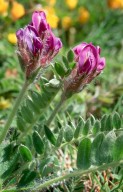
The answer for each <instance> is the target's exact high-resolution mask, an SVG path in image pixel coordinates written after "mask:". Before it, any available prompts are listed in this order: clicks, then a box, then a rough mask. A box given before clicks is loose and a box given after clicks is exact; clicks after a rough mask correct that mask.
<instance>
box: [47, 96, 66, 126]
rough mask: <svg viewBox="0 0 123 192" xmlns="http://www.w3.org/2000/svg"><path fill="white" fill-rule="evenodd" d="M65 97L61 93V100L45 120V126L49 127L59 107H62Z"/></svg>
mask: <svg viewBox="0 0 123 192" xmlns="http://www.w3.org/2000/svg"><path fill="white" fill-rule="evenodd" d="M65 100H66V97H65V94H64V93H63V94H62V95H61V100H60V102H59V103H58V104H57V105H56V107H55V109H54V110H53V112H52V114H51V115H50V117H49V119H48V120H47V123H46V125H47V126H49V125H50V123H51V122H52V120H53V119H54V117H55V115H56V114H57V112H58V111H59V109H60V107H61V106H62V105H63V103H64V102H65Z"/></svg>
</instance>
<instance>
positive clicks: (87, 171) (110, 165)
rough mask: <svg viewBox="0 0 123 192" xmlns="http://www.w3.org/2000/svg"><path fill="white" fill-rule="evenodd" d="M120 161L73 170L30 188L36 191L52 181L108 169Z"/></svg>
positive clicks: (47, 185)
mask: <svg viewBox="0 0 123 192" xmlns="http://www.w3.org/2000/svg"><path fill="white" fill-rule="evenodd" d="M122 163H123V160H121V161H115V162H112V163H108V164H106V165H101V166H100V167H93V168H90V169H88V170H85V171H83V170H77V171H74V172H72V173H68V174H66V175H63V176H60V177H56V178H54V179H51V180H49V181H47V182H45V183H43V184H40V185H39V186H38V187H36V188H35V189H34V190H32V192H34V191H37V190H41V189H43V188H46V187H49V186H51V185H52V184H54V183H57V182H60V181H63V180H64V179H69V178H71V177H76V176H82V175H85V174H88V173H92V172H95V171H101V170H106V169H108V168H110V167H116V166H117V165H119V164H122Z"/></svg>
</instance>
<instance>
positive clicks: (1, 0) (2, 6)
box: [0, 0, 9, 15]
mask: <svg viewBox="0 0 123 192" xmlns="http://www.w3.org/2000/svg"><path fill="white" fill-rule="evenodd" d="M8 5H9V3H8V2H7V1H5V0H0V14H2V15H5V14H7V9H8Z"/></svg>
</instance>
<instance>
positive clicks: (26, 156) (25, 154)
mask: <svg viewBox="0 0 123 192" xmlns="http://www.w3.org/2000/svg"><path fill="white" fill-rule="evenodd" d="M19 152H20V154H21V156H22V159H23V160H24V161H32V158H33V157H32V153H31V151H30V150H29V148H28V147H26V146H25V145H20V147H19Z"/></svg>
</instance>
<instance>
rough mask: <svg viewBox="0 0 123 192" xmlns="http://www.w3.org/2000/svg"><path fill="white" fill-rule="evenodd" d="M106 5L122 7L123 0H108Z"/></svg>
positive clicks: (113, 7) (114, 7)
mask: <svg viewBox="0 0 123 192" xmlns="http://www.w3.org/2000/svg"><path fill="white" fill-rule="evenodd" d="M108 6H109V7H110V8H112V9H118V8H123V0H108Z"/></svg>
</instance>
